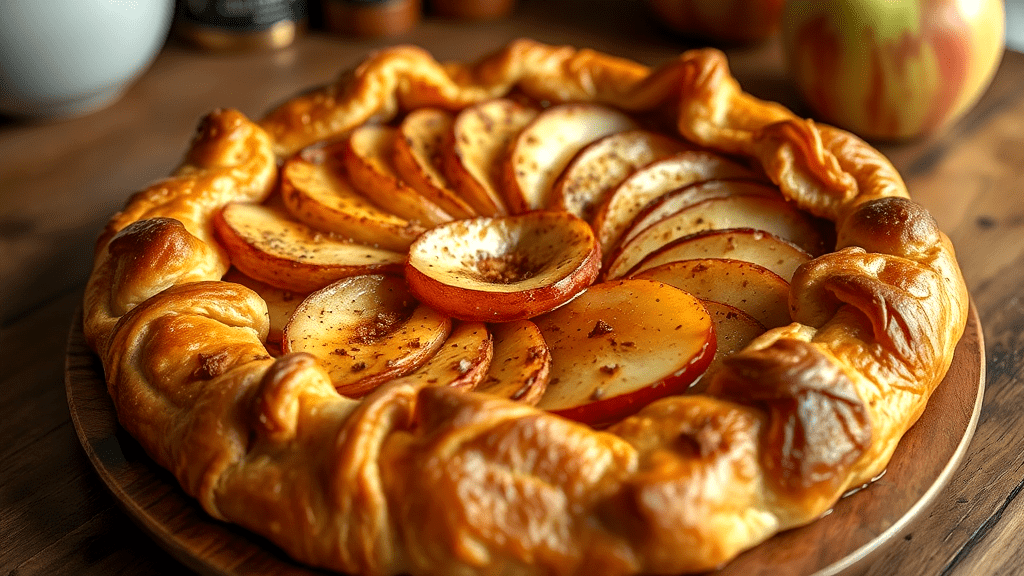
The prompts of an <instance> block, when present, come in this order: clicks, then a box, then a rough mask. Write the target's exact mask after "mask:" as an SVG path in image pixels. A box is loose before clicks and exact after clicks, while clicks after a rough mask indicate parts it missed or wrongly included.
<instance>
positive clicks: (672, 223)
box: [606, 196, 824, 278]
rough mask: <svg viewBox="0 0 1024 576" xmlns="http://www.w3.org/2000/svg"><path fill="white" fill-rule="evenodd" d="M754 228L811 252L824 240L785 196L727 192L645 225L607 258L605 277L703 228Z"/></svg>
mask: <svg viewBox="0 0 1024 576" xmlns="http://www.w3.org/2000/svg"><path fill="white" fill-rule="evenodd" d="M726 228H753V229H755V230H764V231H765V232H768V233H770V234H774V235H776V236H778V237H780V238H782V239H784V240H788V241H789V242H792V243H793V244H796V245H797V246H799V247H800V248H801V249H803V250H805V251H807V252H809V253H811V254H821V253H822V252H823V250H824V243H823V241H822V237H821V234H820V233H819V232H818V229H817V228H816V227H815V224H814V223H813V222H812V221H811V219H810V217H809V216H808V215H807V214H805V213H803V212H800V211H799V210H797V209H796V208H795V207H793V206H792V205H791V204H789V203H788V202H786V201H785V200H782V199H778V198H764V197H761V196H726V197H723V198H711V199H709V200H704V201H703V202H699V203H697V204H694V205H692V206H689V207H687V208H684V209H683V210H680V211H679V212H676V213H675V214H673V215H671V216H668V217H666V218H662V219H661V220H660V221H659V222H657V223H656V224H654V225H652V226H649V227H647V228H646V229H644V230H643V231H641V232H640V233H638V234H637V235H636V236H634V237H633V238H632V239H631V240H630V241H629V242H626V243H625V244H621V245H619V247H618V248H616V250H615V251H614V252H613V253H612V255H611V256H610V257H609V258H608V261H609V265H608V266H607V269H606V275H607V277H608V278H617V277H619V276H622V275H623V274H625V273H626V272H628V271H629V270H631V269H632V268H633V267H634V266H636V264H637V263H639V262H640V261H641V260H643V259H644V258H645V257H646V256H647V255H648V254H650V253H652V252H654V251H655V250H657V249H659V248H661V247H662V246H665V245H666V244H668V243H669V242H672V241H673V240H676V239H677V238H682V237H684V236H689V235H690V234H696V233H698V232H703V231H705V230H723V229H726Z"/></svg>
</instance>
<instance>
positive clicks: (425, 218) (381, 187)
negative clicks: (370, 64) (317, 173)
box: [342, 124, 452, 227]
mask: <svg viewBox="0 0 1024 576" xmlns="http://www.w3.org/2000/svg"><path fill="white" fill-rule="evenodd" d="M397 136H398V132H397V130H396V129H395V128H392V127H390V126H383V125H378V124H364V125H362V126H360V127H359V128H356V129H355V130H353V131H352V133H351V134H349V137H348V138H346V139H345V140H344V141H343V142H344V144H343V145H342V161H343V162H344V164H345V169H346V170H347V171H348V176H349V179H350V180H351V181H352V185H353V186H354V187H355V188H356V190H358V191H359V192H360V193H361V194H362V195H363V196H364V197H366V198H368V199H369V200H370V201H371V202H373V203H374V204H376V205H377V206H379V207H380V208H382V209H384V210H387V211H388V212H391V213H392V214H394V215H395V216H398V217H399V218H404V219H405V220H409V221H410V222H413V223H414V224H421V225H423V226H426V227H430V226H435V225H437V224H441V223H443V222H449V221H451V220H452V217H451V215H450V214H448V213H447V212H445V211H444V210H443V209H441V207H440V206H438V205H437V204H434V203H433V202H432V201H431V200H429V199H428V198H427V197H426V196H424V195H422V194H420V193H419V192H417V191H416V189H414V188H413V187H412V186H409V184H407V183H406V182H405V181H404V180H402V178H401V177H400V176H399V175H398V172H397V171H396V170H395V166H394V160H393V158H394V155H395V139H396V138H397Z"/></svg>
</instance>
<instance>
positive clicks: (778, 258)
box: [625, 228, 811, 282]
mask: <svg viewBox="0 0 1024 576" xmlns="http://www.w3.org/2000/svg"><path fill="white" fill-rule="evenodd" d="M694 258H731V259H733V260H743V261H744V262H752V263H754V264H757V265H759V266H764V267H765V268H767V269H769V270H771V271H772V272H775V273H776V274H778V275H779V276H781V277H782V278H783V280H785V281H786V282H792V281H793V273H794V272H796V269H797V268H798V267H799V266H800V265H801V264H803V263H804V262H807V261H808V260H810V259H811V255H810V254H808V253H807V251H806V250H803V249H801V248H799V247H797V246H795V245H794V244H793V243H792V242H787V241H785V240H783V239H782V238H779V237H778V236H775V235H774V234H769V233H768V232H765V231H764V230H754V229H753V228H727V229H725V230H706V231H704V232H698V233H696V234H691V235H689V236H684V237H682V238H679V239H678V240H673V241H672V242H669V243H668V244H666V245H664V246H662V247H661V248H658V249H657V250H655V251H654V252H651V253H650V254H648V255H647V256H646V257H645V258H644V259H643V260H641V261H640V263H639V264H637V265H636V266H634V267H633V269H632V270H630V271H629V272H628V273H626V274H625V276H632V275H634V274H638V273H640V272H643V271H644V270H647V269H649V268H654V267H655V266H661V265H662V264H668V263H669V262H676V261H679V260H692V259H694Z"/></svg>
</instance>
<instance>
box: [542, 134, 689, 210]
mask: <svg viewBox="0 0 1024 576" xmlns="http://www.w3.org/2000/svg"><path fill="white" fill-rule="evenodd" d="M692 149H693V145H691V144H688V143H685V142H683V141H682V140H679V139H677V138H669V137H668V136H664V135H662V134H657V133H655V132H650V131H648V130H627V131H625V132H618V133H615V134H611V135H609V136H605V137H604V138H601V139H599V140H597V141H596V142H593V143H591V144H588V145H587V146H586V147H585V148H583V149H582V150H580V151H579V153H577V154H576V156H575V157H574V158H573V159H572V161H570V162H569V165H568V166H567V167H566V168H565V171H563V172H562V175H561V176H559V177H558V180H557V181H556V182H555V187H554V191H553V198H552V206H553V207H554V208H558V209H561V210H565V211H566V212H569V213H570V214H573V215H576V216H579V217H580V218H583V219H584V220H587V221H589V220H590V219H591V218H593V216H594V211H595V210H596V209H597V206H598V205H599V204H600V202H601V201H602V200H604V198H605V196H606V195H607V194H609V193H611V191H612V190H614V189H615V187H616V186H618V185H619V184H621V183H622V181H623V180H625V179H626V177H627V176H629V175H630V174H632V173H633V172H635V171H636V170H637V169H638V168H640V167H641V166H644V165H646V164H649V163H651V162H654V161H655V160H660V159H661V158H666V157H668V156H672V155H673V154H678V153H679V152H683V151H684V150H692Z"/></svg>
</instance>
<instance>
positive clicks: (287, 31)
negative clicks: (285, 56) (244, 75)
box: [174, 0, 307, 51]
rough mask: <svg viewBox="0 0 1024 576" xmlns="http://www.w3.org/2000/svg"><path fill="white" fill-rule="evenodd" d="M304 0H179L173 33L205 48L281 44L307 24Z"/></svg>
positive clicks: (242, 47) (262, 46)
mask: <svg viewBox="0 0 1024 576" xmlns="http://www.w3.org/2000/svg"><path fill="white" fill-rule="evenodd" d="M306 14H307V6H306V0H178V2H177V9H176V11H175V17H174V30H175V33H176V34H177V35H178V36H179V37H181V38H183V39H185V40H186V41H188V42H190V43H192V44H194V45H196V46H198V47H200V48H203V49H206V50H213V51H238V50H255V49H272V48H283V47H285V46H288V45H289V44H291V43H292V42H294V41H295V38H296V37H297V36H298V35H299V34H301V33H302V31H303V30H304V29H305V26H306Z"/></svg>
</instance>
